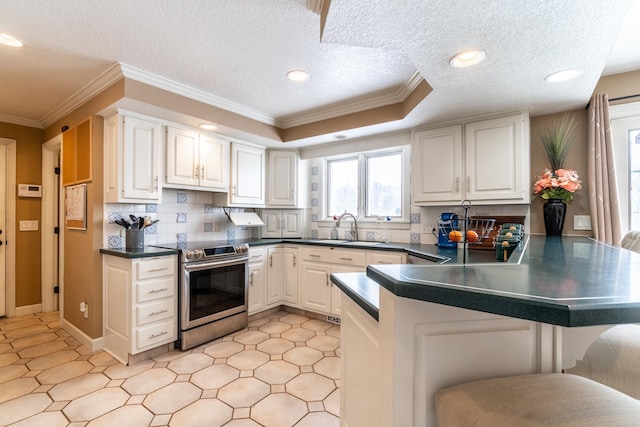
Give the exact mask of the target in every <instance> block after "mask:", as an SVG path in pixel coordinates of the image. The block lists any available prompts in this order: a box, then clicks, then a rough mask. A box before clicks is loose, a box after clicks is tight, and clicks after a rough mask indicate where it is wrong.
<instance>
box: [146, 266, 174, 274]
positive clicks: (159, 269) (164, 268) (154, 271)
mask: <svg viewBox="0 0 640 427" xmlns="http://www.w3.org/2000/svg"><path fill="white" fill-rule="evenodd" d="M168 269H169V267H162V268H152V269H151V270H149V273H156V272H158V271H164V270H168Z"/></svg>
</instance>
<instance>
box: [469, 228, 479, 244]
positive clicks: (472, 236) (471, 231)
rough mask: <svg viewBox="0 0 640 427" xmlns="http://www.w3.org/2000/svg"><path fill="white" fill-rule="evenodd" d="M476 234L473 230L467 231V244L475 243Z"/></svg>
mask: <svg viewBox="0 0 640 427" xmlns="http://www.w3.org/2000/svg"><path fill="white" fill-rule="evenodd" d="M477 241H478V233H476V232H475V231H473V230H467V242H477Z"/></svg>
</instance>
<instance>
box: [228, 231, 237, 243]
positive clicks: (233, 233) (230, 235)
mask: <svg viewBox="0 0 640 427" xmlns="http://www.w3.org/2000/svg"><path fill="white" fill-rule="evenodd" d="M234 240H236V230H233V229H231V230H227V242H233V241H234Z"/></svg>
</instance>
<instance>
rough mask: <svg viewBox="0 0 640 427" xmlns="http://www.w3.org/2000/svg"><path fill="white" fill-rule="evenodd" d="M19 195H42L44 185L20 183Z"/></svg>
mask: <svg viewBox="0 0 640 427" xmlns="http://www.w3.org/2000/svg"><path fill="white" fill-rule="evenodd" d="M18 197H42V185H36V184H18Z"/></svg>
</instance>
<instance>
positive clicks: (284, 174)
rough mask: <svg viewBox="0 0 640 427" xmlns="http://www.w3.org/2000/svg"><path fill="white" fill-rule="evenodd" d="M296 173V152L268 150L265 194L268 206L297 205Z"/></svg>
mask: <svg viewBox="0 0 640 427" xmlns="http://www.w3.org/2000/svg"><path fill="white" fill-rule="evenodd" d="M297 174H298V153H297V152H295V151H270V152H269V185H268V195H267V204H268V205H269V206H290V207H295V206H296V205H297V191H296V177H297Z"/></svg>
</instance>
